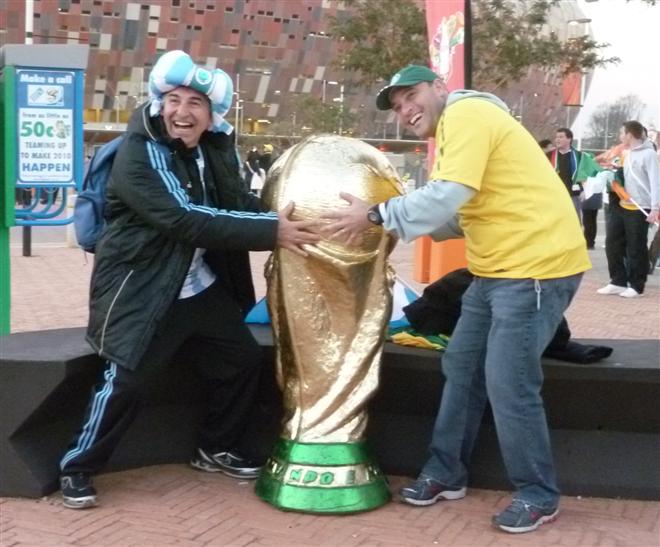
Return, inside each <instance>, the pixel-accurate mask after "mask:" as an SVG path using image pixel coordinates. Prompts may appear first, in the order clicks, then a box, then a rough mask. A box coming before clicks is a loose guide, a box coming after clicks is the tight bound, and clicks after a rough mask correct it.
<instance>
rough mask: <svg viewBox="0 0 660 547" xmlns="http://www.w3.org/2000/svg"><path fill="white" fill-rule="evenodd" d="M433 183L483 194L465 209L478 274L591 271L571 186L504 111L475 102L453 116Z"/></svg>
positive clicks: (471, 262) (461, 104)
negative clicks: (450, 183) (442, 182)
mask: <svg viewBox="0 0 660 547" xmlns="http://www.w3.org/2000/svg"><path fill="white" fill-rule="evenodd" d="M430 178H431V179H444V180H449V181H454V182H459V183H461V184H464V185H466V186H469V187H470V188H474V189H475V190H477V194H476V195H475V196H474V197H473V198H472V199H471V200H470V201H468V202H467V203H466V204H465V205H463V207H461V209H460V210H459V214H460V221H461V228H462V229H463V232H464V233H465V241H466V249H467V261H468V268H469V270H470V271H471V272H472V273H473V274H475V275H478V276H481V277H497V278H513V279H523V278H534V279H551V278H557V277H566V276H569V275H573V274H576V273H580V272H584V271H585V270H588V269H589V268H590V267H591V263H590V261H589V256H588V255H587V249H586V244H585V241H584V236H583V235H582V230H581V229H580V223H579V220H578V216H577V215H576V214H575V209H574V207H573V203H572V201H571V198H570V197H569V195H568V192H566V188H565V187H564V184H563V183H562V181H561V179H560V178H559V176H558V175H557V174H556V173H555V171H554V169H553V168H552V166H551V165H550V162H549V161H548V159H547V158H546V157H545V154H544V153H543V151H542V150H541V148H540V147H539V145H538V144H537V143H536V141H535V140H534V138H533V137H532V135H531V134H530V133H528V132H527V131H526V130H525V129H524V128H523V127H522V126H521V125H520V124H519V123H518V122H517V121H516V120H515V119H514V118H513V117H512V116H510V115H509V114H507V113H506V112H505V111H504V110H502V109H501V108H499V107H498V106H496V105H494V104H492V103H489V102H488V101H486V100H484V99H476V98H472V99H462V100H460V101H458V102H456V103H454V104H452V105H450V106H449V107H447V108H446V109H445V112H444V113H443V115H442V117H441V118H440V121H439V122H438V127H437V130H436V158H435V166H434V168H433V171H432V173H431V177H430Z"/></svg>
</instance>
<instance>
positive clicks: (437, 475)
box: [325, 65, 591, 533]
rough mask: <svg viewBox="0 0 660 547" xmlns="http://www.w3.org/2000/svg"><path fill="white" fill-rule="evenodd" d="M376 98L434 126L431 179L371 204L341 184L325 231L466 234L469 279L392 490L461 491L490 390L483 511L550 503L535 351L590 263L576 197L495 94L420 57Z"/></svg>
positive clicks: (344, 235)
mask: <svg viewBox="0 0 660 547" xmlns="http://www.w3.org/2000/svg"><path fill="white" fill-rule="evenodd" d="M376 104H377V106H378V108H380V109H381V110H387V109H390V108H391V109H393V110H394V112H395V113H396V115H397V117H398V118H399V121H400V122H401V123H402V124H403V125H404V126H406V127H408V128H410V129H411V130H412V131H413V132H414V133H415V134H416V135H417V136H418V137H420V138H429V137H435V138H436V160H435V166H434V168H433V170H432V172H431V176H430V179H431V180H430V181H429V182H428V183H427V184H426V185H425V186H424V187H422V188H420V189H418V190H416V191H414V192H412V193H411V194H408V195H406V196H403V197H399V198H393V199H391V200H388V201H387V202H385V203H381V204H376V205H374V206H371V205H370V204H367V203H365V202H363V201H361V200H359V199H358V198H356V197H355V196H352V195H350V194H342V197H343V198H344V199H345V200H346V201H347V202H348V207H346V208H345V209H341V210H336V211H332V212H330V213H329V214H328V217H329V218H331V219H332V220H331V222H330V223H329V224H328V226H327V227H326V229H325V233H326V235H327V236H329V237H332V238H336V239H340V240H343V241H346V242H348V243H354V242H357V241H359V240H360V238H361V237H362V233H363V232H364V231H365V230H368V229H369V228H372V227H373V226H374V224H376V225H381V224H382V225H383V227H384V228H385V229H386V230H389V231H391V232H394V233H396V234H397V235H398V236H399V237H401V238H402V239H404V240H405V241H410V240H413V239H415V238H417V237H419V236H421V235H425V234H430V235H431V236H432V237H433V238H434V239H436V240H441V239H449V238H453V237H454V238H455V237H463V236H464V237H465V239H466V248H467V259H468V268H469V270H470V271H471V272H472V273H473V274H474V275H475V278H474V281H473V282H472V284H471V285H470V287H469V289H468V290H467V292H466V293H465V295H464V296H463V302H462V311H461V318H460V320H459V322H458V325H457V326H456V330H455V331H454V334H453V336H452V338H451V340H450V342H449V346H448V348H447V351H446V352H445V354H444V356H443V359H442V366H443V372H444V375H445V378H446V383H445V387H444V391H443V395H442V401H441V406H440V410H439V413H438V418H437V421H436V425H435V429H434V432H433V439H432V441H431V446H430V453H431V457H430V459H429V460H428V462H427V463H426V465H425V466H424V468H423V469H422V472H421V474H420V475H419V478H418V479H417V480H416V481H414V482H413V483H411V484H410V485H408V486H406V487H404V488H403V489H402V490H401V492H400V494H401V497H402V499H403V501H404V502H407V503H410V504H412V505H431V504H433V503H435V502H436V501H439V500H441V499H459V498H462V497H463V496H465V493H466V485H467V481H468V476H467V468H468V464H469V460H470V455H471V452H472V448H473V446H474V441H475V439H476V436H477V433H478V430H479V425H480V423H481V419H482V415H483V412H484V408H485V405H486V401H487V400H489V401H490V404H491V407H492V409H493V416H494V418H495V426H496V429H497V435H498V439H499V443H500V448H501V451H502V456H503V459H504V463H505V465H506V468H507V472H508V475H509V479H510V480H511V482H512V483H513V485H514V487H515V493H514V496H513V501H512V503H511V504H510V505H509V506H508V507H507V508H506V509H505V510H504V511H502V512H501V513H499V514H497V515H495V516H494V517H493V524H494V525H495V526H496V527H498V528H500V529H502V530H505V531H507V532H512V533H520V532H528V531H531V530H535V529H536V528H538V526H540V525H541V524H543V523H544V522H549V521H551V520H553V519H554V518H555V517H556V515H557V513H558V502H559V490H558V489H557V485H556V478H555V471H554V464H553V460H552V452H551V448H550V439H549V434H548V426H547V423H546V418H545V412H544V409H543V401H542V399H541V395H540V391H541V387H542V384H543V373H542V370H541V353H542V352H543V350H544V348H545V347H546V345H547V344H548V342H549V341H550V339H551V338H552V335H553V334H554V332H555V330H556V328H557V326H558V324H559V321H560V320H561V317H562V315H563V313H564V311H565V310H566V308H567V307H568V305H569V304H570V302H571V299H572V298H573V296H574V294H575V292H576V291H577V288H578V286H579V283H580V280H581V278H582V274H583V272H584V271H586V270H588V269H589V268H590V266H591V264H590V262H589V258H588V256H587V252H586V247H585V244H584V238H583V236H582V232H581V229H580V224H579V221H578V218H577V216H576V215H575V210H574V208H573V204H572V202H571V199H570V197H569V196H568V194H567V192H566V190H565V188H564V186H563V184H562V182H561V180H560V179H559V177H558V176H557V174H556V173H555V172H554V170H553V169H552V166H551V165H550V164H549V162H548V161H547V159H546V157H545V155H544V154H543V152H542V150H541V149H540V148H539V147H538V145H537V143H536V141H535V140H534V138H533V137H532V135H530V134H529V133H528V132H527V131H526V130H525V129H524V127H523V126H522V125H520V123H518V122H517V121H516V120H515V119H514V118H513V117H512V116H511V115H510V114H509V113H508V109H507V107H506V105H505V104H504V103H503V102H502V101H500V100H499V99H498V98H497V97H495V96H494V95H491V94H488V93H478V92H475V91H468V90H459V91H455V92H453V93H448V91H447V88H446V87H445V84H444V83H443V81H442V80H440V79H439V78H438V77H437V75H436V74H435V73H434V72H432V71H431V70H430V69H428V68H426V67H423V66H416V65H411V66H408V67H406V68H404V69H402V70H400V71H399V72H398V73H397V74H395V75H394V76H393V77H392V79H391V81H390V83H389V85H387V86H386V87H385V88H383V89H382V90H381V91H380V92H379V94H378V97H377V100H376Z"/></svg>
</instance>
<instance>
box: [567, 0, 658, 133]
mask: <svg viewBox="0 0 660 547" xmlns="http://www.w3.org/2000/svg"><path fill="white" fill-rule="evenodd" d="M578 5H579V7H580V9H581V10H582V12H583V13H584V16H585V17H586V18H589V19H591V23H589V27H590V32H591V33H592V35H593V37H594V39H595V40H596V41H598V42H608V43H609V44H610V47H608V48H607V49H606V50H605V52H604V53H605V56H607V57H612V56H616V57H619V58H620V59H621V62H620V63H619V64H617V65H608V66H607V67H605V68H597V69H596V70H595V73H594V77H593V80H592V82H591V86H590V88H589V89H588V91H587V94H586V96H585V103H584V107H583V108H582V110H581V112H580V115H579V116H578V118H577V119H576V121H575V123H574V125H573V127H572V129H573V131H574V132H575V133H576V134H577V133H579V132H580V131H582V130H586V129H587V126H588V122H589V119H590V118H591V114H592V113H593V112H594V110H595V109H596V108H597V107H598V106H599V105H601V104H603V103H613V102H615V101H616V100H617V99H618V98H620V97H623V96H625V95H629V94H634V95H637V96H639V97H640V99H642V101H643V102H645V103H646V105H647V108H646V112H645V113H644V115H643V116H642V118H641V119H640V120H639V121H640V122H642V123H643V124H644V125H646V126H647V127H649V128H656V129H660V42H659V40H658V37H659V36H660V0H659V1H658V2H657V3H656V5H655V6H650V5H648V4H647V3H646V2H643V1H642V0H630V1H629V2H626V0H597V1H591V2H587V1H586V0H578Z"/></svg>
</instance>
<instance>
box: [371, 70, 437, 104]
mask: <svg viewBox="0 0 660 547" xmlns="http://www.w3.org/2000/svg"><path fill="white" fill-rule="evenodd" d="M439 77H440V76H438V75H437V74H436V73H435V72H433V71H432V70H431V69H430V68H429V67H426V66H421V65H408V66H407V67H405V68H402V69H401V70H399V72H397V73H396V74H395V75H394V76H392V79H391V80H390V83H389V84H387V85H386V86H385V87H384V88H383V89H381V90H380V91H379V92H378V95H376V106H377V107H378V110H389V109H390V108H392V103H391V102H390V91H392V89H394V88H395V87H410V86H412V85H417V84H418V83H420V82H432V81H433V80H436V79H438V78H439Z"/></svg>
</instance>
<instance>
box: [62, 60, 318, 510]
mask: <svg viewBox="0 0 660 547" xmlns="http://www.w3.org/2000/svg"><path fill="white" fill-rule="evenodd" d="M149 85H150V98H151V100H150V102H148V103H146V104H145V105H143V106H141V107H140V108H138V110H136V112H135V113H134V115H133V117H132V119H131V121H130V123H129V127H128V134H127V135H126V138H125V140H124V142H123V143H122V145H121V147H120V148H119V150H118V152H117V156H116V158H115V161H114V164H113V169H112V174H111V177H110V180H109V183H108V190H107V211H108V212H107V216H108V226H107V229H106V231H105V232H104V234H103V236H102V237H101V239H100V240H99V242H98V244H97V246H96V254H95V262H94V271H93V274H92V280H91V288H90V304H89V306H90V308H89V309H90V314H89V325H88V329H87V340H88V342H89V343H90V344H91V345H92V347H93V348H94V349H95V350H96V351H97V353H98V354H99V355H100V356H101V357H103V358H104V359H106V360H107V367H106V370H105V373H104V378H103V381H102V382H101V384H100V385H99V386H97V388H96V390H95V393H94V394H93V395H92V398H91V400H90V402H89V405H88V408H87V413H86V417H85V420H84V424H83V426H82V429H81V430H80V431H79V432H78V433H77V434H76V436H75V437H74V439H73V441H72V443H71V445H70V446H69V449H68V451H67V452H66V454H65V455H64V457H63V458H62V460H61V463H60V468H61V480H60V483H61V488H62V495H63V499H64V505H65V506H67V507H71V508H76V509H79V508H85V507H90V506H93V505H95V504H96V491H95V489H94V487H93V485H92V479H91V477H92V475H93V474H95V473H96V472H98V471H99V470H100V469H101V467H102V466H103V465H104V464H105V463H106V462H107V460H108V459H109V457H110V455H111V453H112V451H113V449H114V448H115V446H116V445H117V443H118V442H119V440H120V439H121V437H122V435H123V434H124V432H125V431H126V430H127V428H128V426H129V425H130V423H131V422H132V420H133V418H134V416H135V413H136V410H137V406H138V403H139V400H140V393H141V389H142V388H143V386H144V382H145V371H147V370H150V371H151V370H154V369H156V370H158V371H159V372H160V371H161V370H164V367H165V366H166V365H167V364H168V363H169V361H170V360H171V357H172V356H173V355H174V353H175V352H176V351H177V350H178V349H179V348H180V347H181V346H182V345H183V344H184V343H186V344H188V345H189V346H190V347H192V348H194V350H195V351H194V359H193V360H194V364H195V366H196V368H197V370H198V371H199V373H201V375H202V376H203V377H204V379H205V386H207V387H208V389H209V397H208V412H207V415H206V417H205V418H204V419H203V421H202V423H201V424H200V430H199V441H198V448H197V450H196V452H195V454H194V456H193V458H192V461H191V465H193V466H194V467H195V468H198V469H201V470H204V471H213V472H223V473H225V474H227V475H230V476H233V477H239V478H243V479H249V478H256V476H257V474H258V472H259V469H260V468H259V466H258V465H257V464H256V463H254V462H252V461H249V460H248V459H247V458H245V457H244V456H242V455H241V454H240V453H239V452H238V451H237V450H236V448H235V447H236V445H237V443H238V440H239V439H240V436H241V433H242V431H244V429H245V425H246V420H247V417H248V411H249V410H250V407H251V406H252V405H253V403H254V396H255V392H256V387H257V383H258V378H259V362H260V350H259V346H258V344H257V343H256V341H255V340H254V338H253V337H252V335H251V333H250V331H249V329H248V328H247V326H246V325H245V323H244V321H243V318H244V315H245V313H247V311H248V310H249V309H250V307H251V306H252V305H253V304H254V289H253V286H252V279H251V274H250V264H249V259H248V251H249V250H255V251H262V250H269V249H274V248H275V247H276V246H281V247H284V248H287V249H289V250H291V251H293V252H298V253H302V254H304V250H303V249H302V246H303V245H305V244H308V243H314V242H315V241H317V240H318V236H316V235H314V234H312V233H311V232H310V231H309V229H310V228H312V227H313V224H314V223H312V222H306V221H292V220H289V218H288V217H289V215H290V213H291V211H292V207H293V205H292V204H290V205H289V206H288V207H287V208H285V209H284V210H283V211H281V212H280V213H279V214H278V213H272V212H265V211H263V209H262V208H261V204H260V201H259V200H258V199H257V198H256V197H255V196H254V195H251V194H249V193H248V192H247V191H246V190H245V189H244V188H243V186H242V181H241V178H240V174H239V164H238V159H237V155H236V153H235V149H234V138H233V134H232V128H231V126H230V125H229V124H228V123H227V122H226V120H225V119H224V114H225V113H226V112H228V111H229V108H230V105H231V97H232V91H233V89H232V83H231V79H230V78H229V76H228V75H227V74H225V73H224V72H223V71H221V70H219V69H215V70H208V69H205V68H202V67H199V66H197V65H195V64H194V63H193V61H192V60H191V59H190V57H189V56H188V55H187V54H185V53H184V52H182V51H172V52H169V53H167V54H165V55H163V56H162V57H161V58H160V59H159V61H158V62H157V63H156V65H155V66H154V69H153V71H152V73H151V76H150V82H149Z"/></svg>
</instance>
